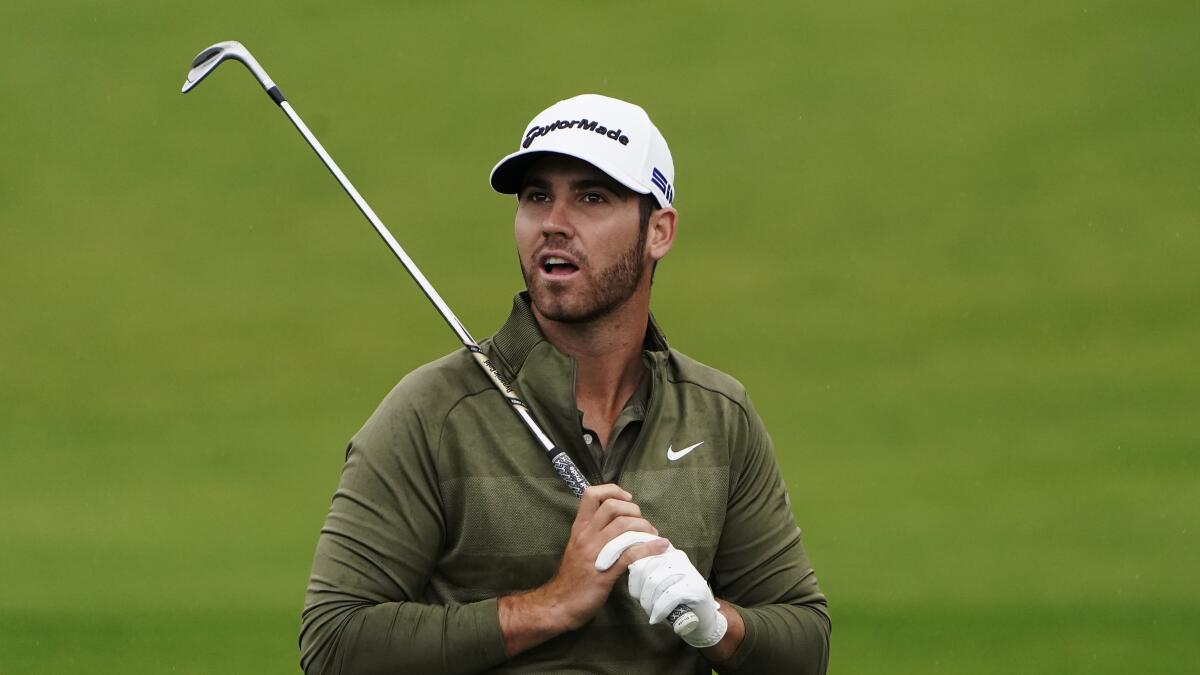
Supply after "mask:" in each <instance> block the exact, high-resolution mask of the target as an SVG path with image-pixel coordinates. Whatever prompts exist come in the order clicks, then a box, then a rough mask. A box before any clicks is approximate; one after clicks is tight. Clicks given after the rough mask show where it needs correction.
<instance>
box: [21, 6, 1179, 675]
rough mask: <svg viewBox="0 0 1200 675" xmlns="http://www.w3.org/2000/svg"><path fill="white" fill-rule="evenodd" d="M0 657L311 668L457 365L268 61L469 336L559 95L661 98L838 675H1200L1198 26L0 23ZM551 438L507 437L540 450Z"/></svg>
mask: <svg viewBox="0 0 1200 675" xmlns="http://www.w3.org/2000/svg"><path fill="white" fill-rule="evenodd" d="M0 37H2V38H3V39H2V41H0V42H2V44H0V97H2V100H3V111H2V112H0V125H2V126H0V134H2V136H0V139H2V141H3V144H2V149H0V152H3V155H4V160H5V161H3V162H0V221H2V227H0V307H2V310H3V313H2V314H0V514H2V515H0V579H2V580H3V581H4V587H3V590H0V671H3V672H5V673H8V672H13V673H25V672H35V673H40V672H123V673H163V672H194V673H212V672H246V673H267V672H278V673H287V672H295V671H296V670H297V668H298V667H297V662H298V650H297V647H296V633H297V628H298V625H299V612H300V608H301V603H302V596H303V590H304V586H305V583H306V580H307V575H308V568H309V564H310V561H311V555H312V549H313V546H314V543H315V541H316V536H317V531H318V529H319V527H320V525H321V522H322V520H323V516H324V513H325V511H326V509H327V507H328V503H329V499H330V496H331V495H332V491H333V489H334V486H335V485H336V482H337V479H338V473H339V468H340V464H341V460H342V452H343V449H344V445H345V442H346V440H347V439H348V438H349V437H350V435H352V434H353V433H354V431H355V430H356V429H357V428H358V426H359V425H360V424H361V423H362V422H363V421H364V420H365V419H366V417H367V415H368V414H369V413H370V412H371V411H372V410H373V409H374V406H375V405H376V404H377V402H378V401H379V400H380V399H381V398H382V396H383V395H384V394H385V393H386V392H387V390H388V389H389V388H390V387H391V385H392V384H393V383H394V382H395V381H396V380H397V379H399V377H400V376H401V375H403V374H404V373H405V372H407V371H408V370H410V369H412V368H413V367H415V366H417V365H418V364H421V363H423V362H425V361H428V360H431V359H433V358H435V357H437V356H440V355H441V354H443V353H446V352H448V351H450V350H451V349H453V348H454V346H455V344H454V338H453V336H452V335H451V334H450V333H449V331H447V330H446V328H445V326H444V325H443V324H442V322H441V321H440V319H438V318H437V317H436V315H435V314H434V312H433V310H432V309H431V308H430V307H429V306H428V305H427V304H426V301H425V299H424V298H423V297H422V296H421V295H420V294H419V292H418V291H417V290H416V288H415V286H414V285H413V284H412V283H411V282H410V281H409V280H408V279H407V277H406V275H405V274H404V271H403V269H402V268H401V267H400V266H399V265H398V264H397V263H396V262H395V261H394V260H392V259H391V256H390V255H389V254H388V253H387V251H386V250H385V249H384V248H383V246H382V245H381V244H380V242H379V241H378V240H377V238H376V236H375V235H374V234H373V233H372V232H371V230H370V228H369V226H368V225H367V224H366V223H365V221H363V220H362V218H361V217H360V216H359V214H358V213H357V212H356V211H355V210H354V208H353V206H352V205H351V204H350V202H349V201H348V200H347V199H346V198H345V197H344V195H342V194H341V191H340V189H339V188H338V187H337V185H336V184H335V183H334V182H333V181H332V180H331V178H330V177H329V176H328V175H327V173H326V171H325V169H324V168H322V167H321V165H320V164H319V162H318V161H317V160H316V158H315V157H314V156H313V155H312V153H311V152H310V150H309V149H308V148H307V147H306V146H305V145H304V143H303V142H302V141H301V140H300V138H299V137H298V136H297V134H296V132H295V131H294V130H293V129H292V128H291V127H290V125H289V124H288V123H287V121H286V120H285V119H283V117H282V115H281V114H280V113H279V112H278V111H277V110H276V109H275V108H274V106H272V105H271V104H270V102H269V101H268V100H267V98H266V97H265V96H263V94H262V92H261V91H260V90H259V89H258V88H257V86H256V85H255V83H254V82H253V80H252V79H251V78H250V77H249V75H248V74H247V73H246V72H244V71H243V70H241V69H239V68H237V67H232V66H226V67H224V68H222V69H220V70H219V71H218V72H217V73H216V74H215V75H214V76H213V77H212V78H210V79H209V80H208V81H206V82H205V84H204V85H203V86H202V87H201V88H199V89H198V90H197V91H195V92H193V93H191V94H189V95H187V96H182V95H180V94H179V87H180V85H181V84H182V82H183V78H184V74H185V73H186V71H187V65H188V63H189V61H190V59H191V58H192V56H193V55H195V54H196V53H197V52H198V51H199V50H200V49H201V48H203V47H205V46H207V45H208V44H210V43H213V42H216V41H218V40H225V39H237V40H241V41H242V42H244V43H245V44H246V45H247V46H249V47H250V48H251V49H252V50H253V51H254V53H255V54H256V56H257V57H258V58H259V60H260V61H261V62H262V63H263V65H264V66H265V67H266V68H267V69H268V70H269V71H270V73H271V74H272V76H274V77H275V79H276V80H277V81H278V82H279V83H280V86H281V87H282V89H283V90H284V91H285V92H286V93H287V94H288V96H289V99H290V100H291V101H292V102H293V103H294V105H295V106H296V108H297V110H298V112H299V113H300V114H301V115H303V116H304V117H305V119H306V121H307V122H308V123H309V125H310V126H311V127H312V128H313V130H314V131H315V132H316V134H317V135H318V137H319V138H321V140H322V141H323V142H324V144H325V145H326V147H328V148H329V150H330V152H331V153H333V155H334V156H335V157H336V158H337V159H338V161H339V162H340V163H341V165H342V166H343V168H344V169H345V170H346V171H347V172H348V173H349V175H350V176H351V178H353V179H354V180H355V181H356V184H357V186H358V188H359V189H360V191H361V192H362V193H363V194H364V195H365V196H366V197H367V198H368V200H370V202H371V204H372V206H374V208H375V210H376V211H377V212H378V213H379V214H380V215H381V216H382V217H383V219H384V221H385V222H387V223H388V224H389V225H390V227H391V228H392V229H393V230H394V231H395V233H396V235H397V237H398V238H399V239H400V240H401V241H402V242H403V243H404V245H405V246H406V247H407V249H408V251H409V253H410V254H411V255H412V256H413V257H414V258H415V259H416V260H417V261H418V263H419V264H420V265H421V266H422V267H423V269H424V270H425V272H426V273H427V275H428V276H429V277H430V278H431V280H432V281H433V282H434V284H435V285H436V286H437V287H438V289H439V290H440V291H441V293H442V294H443V295H444V296H445V298H446V299H447V301H448V302H449V303H450V305H451V306H452V307H454V308H455V311H456V313H457V314H458V315H459V316H460V317H461V318H462V319H463V320H464V321H465V322H466V324H467V326H468V327H470V328H471V329H472V330H473V331H474V332H475V333H476V335H479V336H484V335H488V334H490V333H491V332H492V331H493V330H495V328H496V327H498V325H499V324H500V323H501V322H502V321H503V319H504V317H505V316H506V314H507V310H508V306H509V302H510V298H511V295H512V293H513V292H514V291H515V290H518V289H519V287H520V277H519V274H518V273H517V266H516V261H515V255H514V253H513V244H512V239H511V238H512V231H511V219H512V212H513V203H512V201H511V199H509V198H505V197H500V196H498V195H495V194H494V193H492V192H491V191H490V190H489V189H488V188H487V184H486V174H487V171H488V170H489V169H490V167H491V165H492V163H493V162H494V161H495V160H496V159H497V158H499V157H500V156H502V155H503V154H505V153H507V152H509V151H510V150H511V149H513V148H515V146H516V141H517V139H518V136H519V134H520V133H521V131H522V130H523V127H524V124H525V123H526V121H527V120H528V119H529V118H530V117H531V116H532V114H533V113H534V112H536V111H537V110H539V109H541V108H542V107H544V106H545V105H547V104H549V103H550V102H552V101H554V100H557V99H559V98H565V97H567V96H570V95H574V94H576V93H581V92H586V91H596V92H602V93H606V94H610V95H614V96H618V97H622V98H627V99H631V100H634V101H637V102H639V103H641V104H642V105H643V106H644V107H646V108H647V109H648V110H649V111H650V113H651V114H652V116H653V117H654V119H655V121H656V122H657V124H658V125H659V127H660V128H662V129H663V130H664V132H665V133H666V135H667V138H668V139H669V141H670V142H671V145H672V149H673V151H674V154H675V160H676V165H677V167H678V173H677V180H676V185H677V191H678V206H679V208H680V211H681V226H680V231H679V239H678V244H677V246H676V249H675V250H674V252H673V253H672V255H671V257H670V258H669V259H668V260H667V261H666V262H665V263H664V264H663V265H661V266H660V269H659V270H658V276H657V283H656V286H655V303H654V308H655V313H656V315H657V316H658V318H659V319H660V320H661V322H662V323H663V325H664V326H665V327H666V329H667V332H668V334H669V335H670V336H671V338H672V341H673V344H674V345H675V346H677V347H678V348H680V349H682V350H683V351H685V352H687V353H688V354H690V355H691V356H694V357H696V358H699V359H701V360H703V361H706V362H709V363H711V364H713V365H715V366H717V367H720V368H722V369H723V370H726V371H728V372H730V373H731V374H733V375H734V376H736V377H738V378H739V379H741V380H742V381H743V382H744V383H745V384H746V385H747V387H748V388H749V389H750V391H751V393H752V395H753V396H754V399H755V401H756V404H757V405H758V407H759V409H760V412H761V413H762V415H763V416H764V418H765V419H766V421H767V424H768V426H769V428H770V429H771V432H772V435H773V437H774V439H775V441H776V445H777V446H778V451H779V458H780V462H781V464H782V466H783V468H784V471H785V473H786V479H787V481H788V484H789V487H790V489H791V493H792V502H793V506H794V508H795V511H796V514H797V517H798V519H799V522H800V524H801V526H802V527H803V528H804V529H805V532H806V542H807V546H808V550H809V552H810V554H811V557H812V559H813V561H814V564H815V566H816V568H817V570H818V573H819V576H820V580H821V583H822V586H823V588H824V589H825V590H826V592H827V593H828V595H829V598H830V602H831V609H832V612H833V616H834V632H833V652H832V664H831V669H830V671H831V672H832V673H837V674H842V675H846V674H856V673H997V674H999V673H1011V672H1021V673H1125V672H1152V673H1183V672H1195V668H1196V667H1197V663H1200V653H1198V652H1200V648H1198V647H1197V642H1196V636H1197V634H1200V582H1198V581H1197V577H1196V571H1197V569H1198V568H1200V544H1198V543H1197V535H1200V464H1198V462H1197V454H1198V452H1200V358H1198V351H1200V349H1198V347H1200V272H1198V271H1197V267H1198V266H1200V265H1198V261H1200V228H1198V227H1197V226H1198V225H1200V145H1198V142H1200V39H1198V38H1200V4H1198V3H1197V2H1195V0H1179V1H1174V2H1171V1H1155V0H1150V1H1146V0H1139V1H1136V2H1135V1H1133V0H1128V1H1125V2H1105V1H1099V2H1094V1H1092V2H1077V1H1074V0H1068V1H1064V2H1054V3H1044V2H1012V3H970V2H952V1H950V0H938V1H933V0H927V1H914V2H908V3H889V2H874V1H872V2H857V3H775V4H766V3H733V2H728V3H719V2H688V3H665V2H663V3H612V4H601V3H572V2H566V3H563V2H559V3H532V4H515V3H511V4H510V3H494V2H463V3H434V2H403V3H400V2H394V3H385V2H373V3H358V4H346V5H345V6H341V7H339V6H337V4H336V3H331V2H325V1H322V2H289V3H274V6H268V5H266V4H265V3H264V4H258V3H248V2H246V3H188V4H184V3H160V2H148V1H142V2H121V3H101V2H94V1H93V2H61V3H50V2H42V3H33V2H29V1H28V0H18V1H17V2H16V3H15V4H13V3H4V4H3V6H2V8H0ZM526 450H528V451H531V452H532V451H533V449H532V448H528V449H524V448H513V449H511V451H514V452H517V451H526Z"/></svg>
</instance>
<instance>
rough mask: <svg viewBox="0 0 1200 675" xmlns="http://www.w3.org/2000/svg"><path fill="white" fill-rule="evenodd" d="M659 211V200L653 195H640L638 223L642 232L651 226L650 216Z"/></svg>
mask: <svg viewBox="0 0 1200 675" xmlns="http://www.w3.org/2000/svg"><path fill="white" fill-rule="evenodd" d="M657 210H658V199H657V198H656V197H655V196H654V195H653V194H644V195H638V223H639V224H640V225H641V227H642V230H645V229H646V228H647V227H648V226H649V225H650V216H651V215H653V214H654V212H655V211H657Z"/></svg>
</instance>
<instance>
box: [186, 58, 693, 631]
mask: <svg viewBox="0 0 1200 675" xmlns="http://www.w3.org/2000/svg"><path fill="white" fill-rule="evenodd" d="M229 59H233V60H235V61H241V62H242V64H243V65H244V66H246V68H248V69H249V70H250V72H251V73H252V74H253V75H254V77H255V79H257V80H258V83H259V84H261V85H262V87H263V89H264V90H266V92H267V95H268V96H270V97H271V100H272V101H274V102H275V104H276V105H278V106H279V107H280V108H281V109H282V110H283V112H284V114H285V115H287V117H288V119H289V120H291V121H292V124H293V125H295V127H296V129H297V130H298V131H299V132H300V135H301V136H303V137H304V140H305V141H307V142H308V145H309V147H311V148H312V149H313V151H314V152H316V153H317V156H319V157H320V158H321V161H322V162H323V163H324V164H325V168H327V169H329V172H330V173H332V174H333V177H334V178H336V179H337V181H338V183H340V184H341V186H342V189H343V190H345V191H346V194H348V195H350V199H352V200H354V204H355V206H357V207H358V210H359V211H362V214H363V215H364V216H366V218H367V220H368V221H370V222H371V225H372V226H373V227H374V228H375V232H377V233H378V234H379V236H380V237H381V238H382V239H383V241H384V243H386V244H387V245H388V248H390V249H392V253H393V254H395V256H396V258H398V259H399V260H400V263H401V264H403V265H404V269H406V270H408V273H409V275H410V276H412V278H413V281H416V282H417V285H418V286H420V287H421V291H422V292H423V293H424V294H425V297H427V298H429V301H430V302H432V303H433V306H434V307H436V308H437V311H438V313H439V314H441V315H442V319H444V320H445V321H446V323H447V324H448V325H449V326H450V330H452V331H454V334H455V335H457V336H458V339H459V341H460V342H462V344H463V346H464V347H466V348H467V350H468V351H469V352H471V355H472V356H474V357H475V362H476V363H477V364H478V365H479V367H480V368H482V369H483V371H484V372H485V373H487V376H488V378H490V379H491V381H492V384H494V385H495V386H496V389H498V390H499V391H500V393H501V395H503V396H504V398H505V400H507V401H508V404H509V407H511V408H512V410H513V412H514V413H516V415H517V417H520V418H521V421H523V422H524V423H525V427H526V428H527V429H528V430H529V433H530V434H532V435H533V437H534V439H536V440H537V442H538V443H539V444H541V446H542V449H543V450H544V451H545V453H546V457H547V458H548V459H549V460H550V463H551V465H552V466H553V467H554V471H555V472H556V473H557V474H558V476H559V478H561V479H562V481H563V482H564V483H566V484H567V487H568V488H570V490H571V492H572V493H574V494H575V496H576V497H582V496H583V491H584V490H585V489H587V488H588V487H589V485H590V484H589V483H588V481H587V478H585V477H584V475H583V472H581V471H580V470H579V467H578V466H576V465H575V462H573V461H571V458H570V457H569V456H568V455H567V453H566V452H564V451H563V450H561V449H559V448H558V447H556V446H555V445H554V442H553V441H551V440H550V438H549V436H547V435H546V434H545V432H543V431H542V429H541V427H540V426H538V423H537V422H536V421H534V419H533V414H532V412H531V411H530V409H529V406H528V405H527V404H526V403H525V402H524V401H523V400H521V398H520V397H519V396H518V395H517V392H516V391H515V390H514V389H513V387H512V384H511V382H510V381H509V379H508V377H507V376H506V375H504V374H503V373H501V372H500V371H499V370H498V369H497V368H496V366H495V365H494V364H493V363H492V361H491V359H489V358H488V356H487V355H486V354H485V353H484V352H483V349H481V348H480V347H479V345H478V343H476V342H475V338H473V337H471V334H470V333H468V332H467V329H466V328H464V327H463V325H462V322H461V321H459V320H458V317H457V316H455V315H454V312H452V311H450V307H449V306H447V305H446V302H445V301H444V300H442V296H441V295H439V294H438V292H437V291H436V290H435V289H434V288H433V285H432V284H430V283H429V280H428V279H426V278H425V275H424V274H422V273H421V270H420V269H418V268H417V265H416V263H414V262H413V261H412V259H411V258H409V257H408V254H407V253H405V252H404V248H403V247H401V246H400V244H399V242H397V241H396V238H395V237H393V236H392V233H391V232H390V231H388V229H387V227H385V226H384V224H383V222H382V221H380V220H379V217H378V216H376V215H375V211H374V210H372V209H371V207H370V205H368V204H367V202H366V200H365V199H363V198H362V195H360V194H359V193H358V190H356V189H355V188H354V185H352V184H351V183H350V179H349V178H346V174H344V173H342V170H341V169H340V168H339V167H338V165H337V163H336V162H334V161H333V158H332V157H330V156H329V153H327V152H325V148H324V147H323V146H322V145H321V143H320V141H318V140H317V138H316V136H313V134H312V132H311V131H309V129H308V126H307V125H306V124H304V121H303V120H301V119H300V116H299V115H297V114H296V111H295V110H293V109H292V106H291V104H290V103H288V101H287V99H286V98H284V96H283V92H281V91H280V90H279V87H277V86H275V83H274V82H273V81H272V80H271V78H270V77H269V76H268V75H267V71H265V70H263V67H262V66H261V65H259V63H258V61H257V60H256V59H255V58H254V57H253V56H252V55H251V54H250V51H249V50H247V49H246V48H245V47H244V46H243V45H242V43H240V42H235V41H227V42H218V43H216V44H214V45H212V46H211V47H208V48H207V49H204V50H203V51H201V52H200V53H199V54H197V55H196V58H194V59H192V66H191V70H189V71H188V74H187V79H186V80H185V81H184V83H183V93H185V94H186V93H187V92H189V91H191V90H192V89H193V88H194V87H195V86H196V85H198V84H200V83H201V82H202V81H204V78H206V77H208V75H209V74H211V73H212V71H213V70H215V69H216V68H217V66H219V65H220V64H221V63H222V62H224V61H226V60H229ZM667 621H668V622H669V623H670V624H671V626H672V627H673V628H674V629H675V633H676V634H677V635H684V634H686V633H688V632H689V631H691V630H692V628H693V627H694V626H695V625H696V624H697V623H699V619H698V618H697V617H696V614H695V612H693V611H692V610H691V609H690V608H689V607H688V606H687V605H678V606H677V607H675V609H674V610H672V611H671V613H670V615H668V616H667Z"/></svg>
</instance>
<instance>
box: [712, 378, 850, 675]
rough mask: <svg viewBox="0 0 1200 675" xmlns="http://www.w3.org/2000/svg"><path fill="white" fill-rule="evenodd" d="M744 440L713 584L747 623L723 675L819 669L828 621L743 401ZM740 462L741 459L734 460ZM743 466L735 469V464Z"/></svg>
mask: <svg viewBox="0 0 1200 675" xmlns="http://www.w3.org/2000/svg"><path fill="white" fill-rule="evenodd" d="M746 416H747V421H748V424H749V431H748V433H749V439H748V442H747V443H746V444H745V448H746V452H745V454H744V455H743V456H742V457H740V458H735V460H734V462H735V477H734V480H733V482H732V484H731V488H730V500H729V508H728V511H727V514H726V521H725V527H724V529H723V531H722V534H721V540H720V542H719V543H718V548H717V555H716V558H715V560H714V564H713V574H712V580H713V588H714V591H715V592H716V594H717V595H718V596H719V597H720V598H721V599H722V601H728V602H729V603H730V604H732V605H733V606H734V608H735V609H737V611H738V613H739V614H740V615H741V616H742V620H743V621H744V622H745V624H746V634H745V637H744V638H743V639H742V644H741V645H740V646H739V647H738V650H737V651H736V652H735V653H734V655H733V657H732V658H731V659H730V661H729V662H727V663H724V664H722V667H721V672H722V673H803V674H810V673H811V674H823V673H825V671H826V668H827V667H828V664H829V634H830V629H831V621H830V617H829V610H828V607H827V603H826V601H825V596H824V595H823V594H822V593H821V589H820V588H819V587H818V585H817V577H816V575H815V574H814V573H813V569H812V566H811V565H810V564H809V561H808V557H807V556H806V555H805V553H804V546H803V545H802V544H801V542H800V528H798V527H797V526H796V522H795V519H794V518H793V516H792V510H791V504H790V503H789V500H788V496H787V488H786V487H785V486H784V484H783V479H782V477H781V476H780V473H779V467H778V465H777V464H776V461H775V455H774V452H773V450H772V444H771V439H770V437H769V436H768V435H767V432H766V429H765V428H764V427H763V423H762V420H761V419H760V418H759V417H758V414H757V413H756V412H755V411H754V409H753V407H752V406H750V405H749V404H748V402H747V408H746ZM739 460H740V462H739ZM739 463H740V466H738V465H739Z"/></svg>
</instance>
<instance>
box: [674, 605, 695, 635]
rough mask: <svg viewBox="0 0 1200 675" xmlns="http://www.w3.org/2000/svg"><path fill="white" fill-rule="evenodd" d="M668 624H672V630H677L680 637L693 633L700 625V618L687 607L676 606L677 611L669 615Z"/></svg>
mask: <svg viewBox="0 0 1200 675" xmlns="http://www.w3.org/2000/svg"><path fill="white" fill-rule="evenodd" d="M667 623H669V624H671V628H673V629H675V634H676V635H679V636H683V635H686V634H688V633H690V632H692V629H693V628H695V627H696V624H698V623H700V617H698V616H696V613H695V612H693V611H692V608H691V607H688V606H687V605H676V606H675V609H673V610H671V613H670V614H668V615H667Z"/></svg>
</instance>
